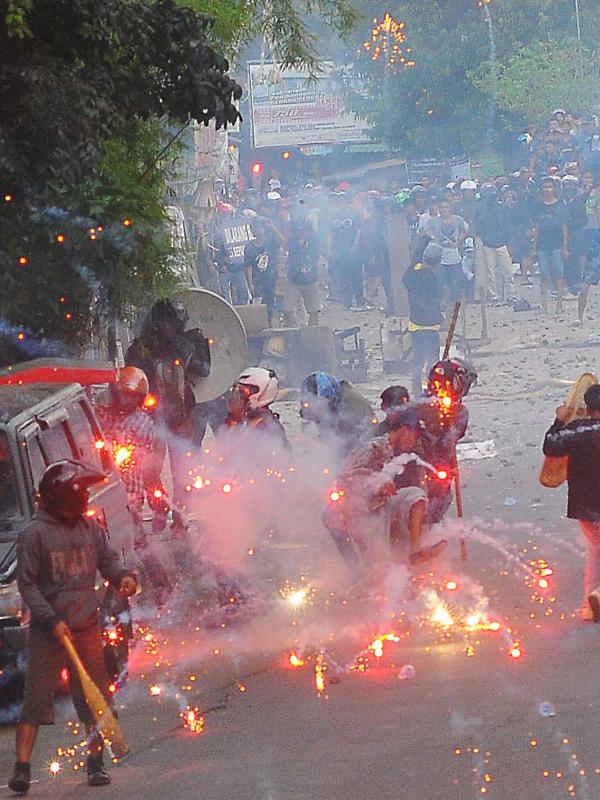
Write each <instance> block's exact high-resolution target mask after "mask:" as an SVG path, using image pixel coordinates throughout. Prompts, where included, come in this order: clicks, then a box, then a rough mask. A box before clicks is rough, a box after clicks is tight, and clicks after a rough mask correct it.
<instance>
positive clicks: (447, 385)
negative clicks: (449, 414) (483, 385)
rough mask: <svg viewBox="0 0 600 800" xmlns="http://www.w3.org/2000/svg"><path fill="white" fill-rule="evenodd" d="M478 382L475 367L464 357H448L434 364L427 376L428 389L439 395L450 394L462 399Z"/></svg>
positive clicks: (431, 393) (430, 392) (432, 393)
mask: <svg viewBox="0 0 600 800" xmlns="http://www.w3.org/2000/svg"><path fill="white" fill-rule="evenodd" d="M474 383H477V372H476V370H475V367H474V366H473V365H472V364H470V363H469V362H468V361H465V360H464V359H462V358H446V359H444V360H443V361H438V362H437V364H434V365H433V367H432V368H431V371H430V372H429V377H428V378H427V390H428V393H429V394H430V395H435V396H437V397H442V396H449V397H451V398H452V399H453V400H455V401H456V400H462V398H463V397H466V396H467V395H468V394H469V389H470V388H471V386H472V385H473V384H474Z"/></svg>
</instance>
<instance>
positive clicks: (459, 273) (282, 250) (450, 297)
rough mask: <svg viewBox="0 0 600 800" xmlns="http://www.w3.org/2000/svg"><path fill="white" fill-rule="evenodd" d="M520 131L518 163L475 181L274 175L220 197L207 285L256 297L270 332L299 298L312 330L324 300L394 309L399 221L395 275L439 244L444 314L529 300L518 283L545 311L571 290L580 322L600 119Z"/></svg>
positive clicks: (593, 228) (557, 121) (590, 279)
mask: <svg viewBox="0 0 600 800" xmlns="http://www.w3.org/2000/svg"><path fill="white" fill-rule="evenodd" d="M520 138H521V139H522V141H523V144H522V148H523V151H522V161H523V166H522V167H521V168H520V169H518V170H516V171H514V172H512V173H510V174H506V175H499V176H496V177H494V178H489V179H485V180H481V181H476V180H473V179H470V178H469V179H465V180H458V181H457V180H452V179H451V176H450V175H437V176H435V177H431V178H425V177H424V178H423V179H422V180H421V181H420V182H419V183H413V184H412V185H411V186H405V187H403V186H402V182H401V181H399V180H398V179H395V178H391V179H384V184H385V188H382V187H381V186H379V188H365V187H364V186H360V185H355V186H353V185H352V184H351V183H349V182H348V181H342V182H340V183H338V184H337V185H335V186H333V187H326V186H324V185H321V184H319V183H317V182H315V183H306V184H302V185H297V184H289V185H282V181H281V179H280V176H279V174H278V173H277V172H276V171H275V170H273V171H272V172H271V173H270V176H269V177H268V179H267V180H265V183H264V185H263V186H262V188H261V189H259V188H256V187H255V188H250V189H246V190H243V191H241V192H240V194H239V197H238V199H237V200H236V205H235V206H234V205H233V204H232V203H231V202H225V201H224V200H221V201H219V202H218V204H217V207H218V210H219V214H218V220H217V225H216V229H215V231H214V234H213V239H214V248H213V250H214V253H215V258H214V262H213V263H214V267H215V269H214V271H213V272H212V275H209V276H207V275H206V270H204V272H205V275H204V278H205V281H206V280H208V282H209V283H211V285H210V286H209V288H216V289H217V290H218V291H219V292H221V293H222V294H223V296H224V297H226V298H227V299H228V300H232V301H233V302H235V303H240V304H243V303H248V302H251V301H252V300H262V302H264V303H265V304H266V305H267V308H268V314H269V323H270V324H271V325H272V326H276V325H278V324H279V323H280V320H281V319H283V321H284V322H285V324H286V325H288V326H290V325H295V324H297V322H298V316H297V313H298V310H299V309H301V307H302V305H303V306H304V309H305V311H306V314H307V315H308V321H309V323H310V324H315V325H316V324H318V323H319V318H320V311H321V308H322V300H323V299H327V300H328V301H339V302H340V303H342V304H343V306H344V307H345V308H347V309H350V308H355V309H368V308H375V307H381V308H382V310H384V311H385V312H386V313H394V312H397V309H396V308H395V306H394V298H393V293H394V292H393V287H392V282H393V278H394V277H396V276H393V275H392V270H398V269H399V267H398V266H397V259H394V258H391V257H390V248H394V247H395V246H396V242H397V239H396V238H395V237H394V236H392V235H390V229H391V228H393V227H394V226H402V230H406V229H407V230H406V235H407V237H408V247H407V248H406V253H407V263H403V264H402V265H401V266H400V270H401V271H402V272H404V271H405V270H406V269H408V268H410V267H411V266H414V264H415V263H417V262H419V261H420V260H421V257H422V254H423V251H424V249H425V247H426V246H427V245H428V244H429V243H435V244H438V245H439V246H440V247H442V255H441V260H440V265H439V267H438V268H436V270H435V272H436V278H437V282H438V284H439V287H440V292H441V296H442V305H443V307H444V308H448V307H449V306H451V305H452V304H453V303H454V302H455V301H457V300H459V299H465V300H466V301H473V300H478V301H479V300H481V299H483V300H485V301H486V302H489V303H492V304H502V303H506V304H508V305H511V304H515V303H519V308H527V307H528V306H529V307H530V306H531V303H529V301H526V300H525V299H524V297H520V295H523V294H524V293H525V292H524V290H523V289H522V288H520V286H519V284H521V285H522V286H530V285H532V284H533V283H534V282H536V281H539V286H540V305H541V310H542V311H543V312H544V313H546V312H547V311H548V302H549V296H550V293H552V296H553V297H554V298H555V299H556V312H557V314H559V315H560V314H562V313H564V307H563V300H564V298H565V297H568V296H569V294H570V295H571V296H577V297H578V298H579V303H578V320H579V322H580V323H581V322H582V321H583V318H584V313H585V307H586V302H587V298H588V293H589V289H590V286H592V285H596V284H598V283H599V282H600V234H599V233H598V232H599V229H600V204H599V200H600V121H599V120H598V119H596V118H595V117H591V118H589V119H583V118H580V117H577V116H574V115H571V114H568V113H566V112H565V111H563V110H562V109H557V110H555V111H554V113H553V114H552V115H551V117H550V119H549V121H548V126H547V128H546V129H545V130H540V131H539V132H537V133H536V134H535V137H533V136H532V134H529V133H528V134H524V135H523V136H522V137H520ZM404 225H405V226H406V228H405V227H404ZM209 272H210V269H209ZM397 277H398V279H401V277H402V275H398V276H397ZM382 295H385V296H384V297H383V296H382ZM300 321H301V322H302V319H300Z"/></svg>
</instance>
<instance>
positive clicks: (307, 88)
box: [248, 62, 370, 147]
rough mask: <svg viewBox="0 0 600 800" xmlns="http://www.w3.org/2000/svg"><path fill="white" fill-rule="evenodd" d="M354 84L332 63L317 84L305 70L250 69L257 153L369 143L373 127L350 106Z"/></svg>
mask: <svg viewBox="0 0 600 800" xmlns="http://www.w3.org/2000/svg"><path fill="white" fill-rule="evenodd" d="M349 80H350V78H349V76H348V74H347V73H343V72H342V71H341V70H339V69H335V68H334V65H333V64H332V63H331V62H326V63H325V64H324V65H323V72H322V73H320V74H319V75H317V76H316V77H314V78H312V79H311V78H310V76H309V73H308V72H307V71H305V70H303V69H281V68H279V67H277V66H276V65H273V64H249V65H248V86H249V93H250V102H251V108H252V134H253V144H254V147H300V146H303V145H315V144H340V143H346V142H368V141H369V140H370V137H369V124H368V123H367V122H366V121H365V120H361V119H359V118H358V117H356V116H355V115H354V114H353V113H352V112H350V111H348V110H347V109H346V107H345V104H344V85H343V84H344V82H345V83H346V85H347V83H348V81H349Z"/></svg>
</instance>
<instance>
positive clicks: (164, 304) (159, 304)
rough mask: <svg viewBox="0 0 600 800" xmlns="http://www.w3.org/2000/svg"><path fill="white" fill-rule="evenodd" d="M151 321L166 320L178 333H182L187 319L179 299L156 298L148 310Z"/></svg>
mask: <svg viewBox="0 0 600 800" xmlns="http://www.w3.org/2000/svg"><path fill="white" fill-rule="evenodd" d="M150 318H151V319H152V321H153V322H166V323H167V324H168V325H171V326H172V327H173V328H174V329H175V330H176V331H177V332H178V333H182V332H183V330H184V328H185V324H186V322H187V321H188V319H189V314H188V312H187V309H186V307H185V306H184V304H183V303H182V302H180V301H177V300H175V301H172V300H157V301H156V303H154V305H153V306H152V310H151V311H150Z"/></svg>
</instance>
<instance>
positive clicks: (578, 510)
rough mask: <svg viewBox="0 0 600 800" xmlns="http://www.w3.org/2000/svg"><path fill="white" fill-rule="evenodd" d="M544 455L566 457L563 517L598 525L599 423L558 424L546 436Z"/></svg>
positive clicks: (575, 422)
mask: <svg viewBox="0 0 600 800" xmlns="http://www.w3.org/2000/svg"><path fill="white" fill-rule="evenodd" d="M544 455H546V456H568V457H569V467H568V470H567V482H568V484H569V499H568V504H567V516H568V517H570V518H571V519H584V520H588V521H590V522H599V521H600V420H592V419H578V420H575V421H574V422H570V423H569V424H568V425H565V424H564V423H563V422H559V421H558V420H555V421H554V424H553V425H552V427H551V428H550V429H549V430H548V432H547V433H546V437H545V439H544Z"/></svg>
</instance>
